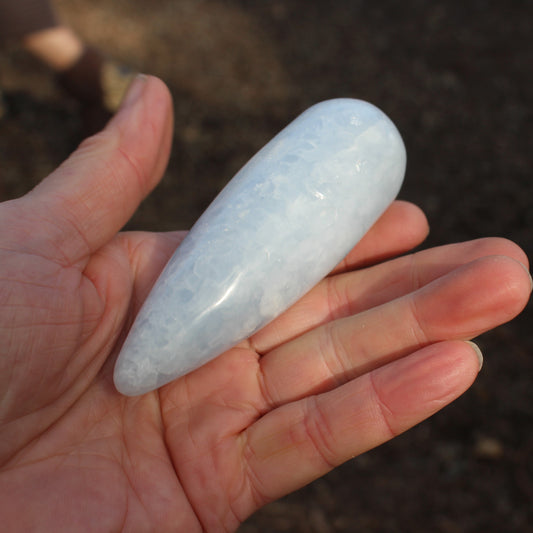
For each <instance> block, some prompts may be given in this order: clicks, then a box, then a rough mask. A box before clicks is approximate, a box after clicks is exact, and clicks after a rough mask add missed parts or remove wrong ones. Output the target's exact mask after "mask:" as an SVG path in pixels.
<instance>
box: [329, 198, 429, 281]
mask: <svg viewBox="0 0 533 533" xmlns="http://www.w3.org/2000/svg"><path fill="white" fill-rule="evenodd" d="M428 231H429V227H428V222H427V219H426V216H425V215H424V213H423V212H422V210H421V209H420V208H419V207H417V206H416V205H414V204H411V203H409V202H404V201H395V202H393V203H392V204H391V206H390V207H389V208H388V209H387V211H385V213H383V215H382V216H381V217H380V218H379V220H378V221H377V222H376V223H375V224H374V225H373V226H372V227H371V228H370V230H369V231H368V232H367V234H366V235H365V236H364V237H363V238H362V239H361V241H360V242H359V243H358V244H357V245H356V246H355V248H354V249H353V250H352V251H351V252H350V253H349V254H348V255H347V256H346V257H345V258H344V259H343V260H342V262H341V263H340V264H339V265H337V267H336V268H335V269H334V270H333V272H332V273H333V274H338V273H340V272H346V271H347V270H353V269H354V268H360V267H361V266H364V265H368V264H371V263H376V262H378V261H382V260H383V259H386V258H388V257H393V256H396V255H399V254H401V253H404V252H407V251H408V250H411V249H413V248H414V247H415V246H418V245H419V244H420V243H421V242H422V241H423V240H424V239H425V238H426V237H427V234H428Z"/></svg>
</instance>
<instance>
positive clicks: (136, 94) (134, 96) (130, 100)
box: [118, 74, 148, 113]
mask: <svg viewBox="0 0 533 533" xmlns="http://www.w3.org/2000/svg"><path fill="white" fill-rule="evenodd" d="M147 80H148V76H146V75H144V74H137V76H136V77H135V79H134V80H133V81H132V82H131V84H130V86H129V88H128V90H127V92H126V94H125V95H124V98H123V99H122V102H121V104H120V108H119V110H118V112H119V113H120V111H122V110H123V109H126V108H128V107H130V106H132V105H133V104H135V102H137V100H139V98H140V97H141V95H142V93H143V92H144V88H145V86H146V81H147Z"/></svg>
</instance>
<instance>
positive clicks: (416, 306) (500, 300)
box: [261, 256, 531, 405]
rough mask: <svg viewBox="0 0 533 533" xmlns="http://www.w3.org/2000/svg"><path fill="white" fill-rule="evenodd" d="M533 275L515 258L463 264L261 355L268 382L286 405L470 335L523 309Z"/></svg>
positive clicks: (275, 398) (268, 391) (274, 400)
mask: <svg viewBox="0 0 533 533" xmlns="http://www.w3.org/2000/svg"><path fill="white" fill-rule="evenodd" d="M530 291H531V281H530V277H529V275H528V273H527V271H526V270H525V268H524V267H523V265H522V264H521V263H519V262H517V261H515V260H514V259H510V258H508V257H501V256H492V257H486V258H482V259H478V260H476V261H474V262H472V263H468V264H466V265H463V266H461V267H459V268H457V269H455V270H452V271H451V272H449V273H448V274H446V275H444V276H442V277H440V278H437V279H436V280H434V281H432V282H430V283H429V284H427V285H426V286H424V287H422V288H421V289H419V290H416V291H415V292H413V293H408V294H406V295H405V296H402V297H400V298H397V299H396V300H393V301H391V302H389V303H385V304H383V305H380V306H378V307H373V308H371V309H369V310H367V311H364V312H362V313H358V314H356V315H354V316H349V317H346V318H342V319H339V320H336V321H333V322H330V323H327V324H325V325H323V326H320V327H318V328H316V329H313V330H312V331H310V332H308V333H306V334H304V335H302V336H300V337H298V338H296V339H294V340H293V341H291V342H289V343H286V344H283V345H282V346H279V347H278V348H276V349H274V350H272V351H271V352H269V353H268V354H267V355H265V356H264V357H263V358H262V359H261V369H262V376H263V389H264V391H265V396H266V397H267V398H268V400H269V402H270V403H271V404H272V405H280V404H283V403H286V402H289V401H293V400H295V399H298V398H302V397H304V396H307V395H309V394H316V393H318V392H322V391H324V390H329V389H331V388H334V387H336V386H338V385H339V384H342V383H345V382H346V381H349V380H350V379H353V378H355V377H357V376H360V375H362V374H364V373H365V372H368V371H371V370H373V369H374V368H377V367H378V366H381V365H383V364H385V363H388V362H390V361H392V360H395V359H398V358H400V357H402V356H405V355H406V354H408V353H412V352H413V351H415V350H417V349H419V348H420V347H423V346H426V345H428V344H431V343H435V342H439V341H443V340H448V339H470V338H473V337H474V336H476V335H478V334H480V333H482V332H484V331H487V330H489V329H491V328H493V327H495V326H497V325H499V324H502V323H504V322H506V321H508V320H510V319H511V318H513V317H514V316H515V315H517V314H518V313H519V312H520V311H521V310H522V309H523V307H524V306H525V304H526V303H527V300H528V298H529V294H530Z"/></svg>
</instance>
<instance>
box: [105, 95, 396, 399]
mask: <svg viewBox="0 0 533 533" xmlns="http://www.w3.org/2000/svg"><path fill="white" fill-rule="evenodd" d="M405 163H406V156H405V148H404V145H403V142H402V139H401V137H400V134H399V133H398V131H397V129H396V127H395V126H394V124H393V123H392V122H391V121H390V119H389V118H388V117H387V116H386V115H385V114H384V113H383V112H382V111H380V110H379V109H377V108H376V107H374V106H373V105H371V104H369V103H367V102H363V101H360V100H353V99H347V98H346V99H345V98H343V99H335V100H328V101H325V102H321V103H319V104H316V105H314V106H313V107H311V108H309V109H308V110H307V111H305V112H304V113H303V114H301V115H300V116H299V117H298V118H296V119H295V120H294V121H293V122H292V123H291V124H289V125H288V126H287V127H286V128H285V129H284V130H282V131H281V132H280V133H279V134H278V135H277V136H276V137H274V138H273V139H272V140H271V141H270V142H269V143H268V144H267V145H266V146H265V147H264V148H262V149H261V150H260V151H259V152H258V153H257V154H256V155H255V156H254V157H253V158H252V159H251V160H250V161H249V162H248V163H247V164H246V165H245V166H244V167H243V168H242V169H241V170H240V171H239V172H238V173H237V174H236V175H235V177H234V178H233V179H232V180H231V181H230V182H229V183H228V184H227V186H226V187H225V188H224V189H223V190H222V191H221V192H220V194H219V195H218V196H217V197H216V198H215V200H214V201H213V202H212V204H211V205H210V206H209V207H208V208H207V210H206V211H205V212H204V213H203V214H202V216H201V217H200V218H199V219H198V221H197V222H196V224H195V225H194V226H193V228H192V230H191V231H190V232H189V234H188V235H187V237H186V239H185V240H184V241H183V243H182V244H181V245H180V246H179V248H178V249H177V250H176V252H175V253H174V255H173V256H172V257H171V259H170V260H169V262H168V264H167V265H166V267H165V269H164V270H163V272H162V273H161V275H160V276H159V279H158V280H157V282H156V284H155V286H154V287H153V289H152V291H151V293H150V294H149V296H148V298H147V299H146V301H145V303H144V305H143V306H142V308H141V310H140V312H139V314H138V316H137V318H136V320H135V322H134V324H133V326H132V328H131V330H130V332H129V335H128V337H127V338H126V341H125V343H124V345H123V347H122V350H121V352H120V354H119V357H118V360H117V363H116V366H115V375H114V380H115V385H116V387H117V389H118V390H119V391H120V392H122V393H123V394H126V395H130V396H134V395H140V394H143V393H146V392H149V391H151V390H154V389H156V388H158V387H160V386H162V385H164V384H166V383H169V382H170V381H172V380H174V379H176V378H177V377H180V376H183V375H185V374H186V373H188V372H190V371H192V370H194V369H195V368H198V367H199V366H201V365H203V364H204V363H206V362H208V361H209V360H211V359H213V358H214V357H216V356H218V355H220V354H221V353H223V352H224V351H226V350H228V349H229V348H231V347H232V346H234V345H235V344H237V343H239V342H240V341H242V340H243V339H246V338H247V337H249V336H250V335H251V334H253V333H254V332H255V331H257V330H258V329H260V328H261V327H263V326H264V325H265V324H267V323H268V322H270V321H271V320H272V319H274V318H276V317H277V316H278V315H280V314H281V313H282V312H283V311H285V310H286V309H287V308H288V307H289V306H290V305H292V304H293V303H294V302H296V301H297V300H298V299H299V298H301V297H302V296H303V295H304V294H305V293H306V292H307V291H309V290H310V289H311V288H312V287H313V286H314V285H315V284H317V283H318V282H319V281H320V280H321V279H322V278H323V277H324V276H326V275H327V274H328V272H329V271H330V270H331V269H332V268H333V267H335V265H336V264H337V263H338V262H339V261H341V260H342V258H343V257H344V256H345V255H346V254H347V253H348V252H349V251H350V250H351V248H352V247H353V246H354V245H355V244H356V243H357V242H358V241H359V240H360V239H361V237H362V236H363V235H364V234H365V233H366V231H367V230H368V229H369V228H370V226H371V225H372V224H373V223H374V222H375V221H376V220H377V219H378V217H379V216H380V215H381V214H382V213H383V211H385V209H386V208H387V207H388V206H389V204H390V203H391V202H392V201H393V200H394V198H395V197H396V195H397V194H398V191H399V189H400V187H401V183H402V181H403V176H404V172H405Z"/></svg>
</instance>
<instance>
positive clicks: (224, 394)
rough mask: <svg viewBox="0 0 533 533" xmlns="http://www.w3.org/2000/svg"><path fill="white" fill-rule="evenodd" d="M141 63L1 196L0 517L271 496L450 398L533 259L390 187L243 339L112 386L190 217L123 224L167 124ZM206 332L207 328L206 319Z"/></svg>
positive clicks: (516, 297) (51, 516) (184, 526)
mask: <svg viewBox="0 0 533 533" xmlns="http://www.w3.org/2000/svg"><path fill="white" fill-rule="evenodd" d="M170 117H171V103H170V98H169V96H168V93H167V91H166V90H165V88H164V86H163V85H162V84H161V83H160V82H159V81H158V80H155V79H153V78H145V79H139V80H138V81H137V82H136V84H135V85H134V87H133V88H132V89H131V91H130V93H129V95H128V97H127V99H126V101H125V103H124V105H123V107H122V109H121V111H120V112H119V113H118V115H117V116H116V117H115V119H114V120H113V121H112V122H111V123H110V124H109V126H108V127H107V128H106V130H104V132H102V133H100V134H99V135H97V136H96V137H94V138H92V139H89V140H88V141H86V142H85V143H84V144H83V145H82V146H81V147H80V149H79V150H78V151H77V152H76V153H75V154H74V155H73V156H72V157H71V158H70V159H69V160H68V161H66V162H65V163H64V164H63V165H62V166H61V167H60V168H59V169H58V170H57V171H56V172H54V173H53V174H52V175H51V176H49V177H48V178H47V179H46V180H44V181H43V182H42V183H41V184H40V185H39V186H38V187H37V188H36V189H35V190H34V191H32V192H31V193H29V194H28V195H26V196H25V197H23V198H21V199H18V200H15V201H11V202H5V203H4V204H2V205H1V207H0V227H1V228H2V233H1V235H0V350H1V355H2V357H1V360H0V370H1V371H0V387H1V402H0V427H1V432H0V467H1V468H0V514H1V516H2V521H3V524H4V525H3V527H4V530H6V531H139V532H145V531H158V532H164V531H186V532H194V531H204V530H205V531H232V530H235V529H236V528H237V527H238V525H239V523H240V522H242V521H243V520H244V519H245V518H246V517H247V516H249V515H250V514H251V513H253V512H254V511H255V510H256V509H258V508H259V507H260V506H261V505H264V504H265V503H267V502H269V501H271V500H273V499H276V498H279V497H281V496H282V495H284V494H287V493H288V492H291V491H292V490H295V489H297V488H299V487H301V486H303V485H304V484H306V483H308V482H309V481H311V480H313V479H315V478H316V477H318V476H320V475H323V474H324V473H326V472H327V471H328V470H330V469H331V468H333V467H335V466H336V465H338V464H340V463H342V462H343V461H345V460H347V459H349V458H350V457H353V456H355V455H357V454H359V453H362V452H364V451H365V450H368V449H370V448H372V447H374V446H377V445H378V444H380V443H382V442H384V441H386V440H388V439H390V438H392V437H394V436H395V435H397V434H398V433H401V432H402V431H404V430H406V429H408V428H409V427H411V426H413V425H414V424H416V423H418V422H419V421H421V420H423V419H424V418H426V417H428V416H430V415H431V414H432V413H434V412H435V411H437V410H438V409H440V408H441V407H443V406H444V405H446V404H447V403H449V402H450V401H452V400H453V399H454V398H456V397H457V396H458V395H460V394H461V393H462V392H464V390H466V389H467V388H468V386H469V385H470V384H471V383H472V381H473V380H474V378H475V376H476V374H477V372H478V370H479V359H478V357H477V353H476V351H477V350H476V348H475V346H474V345H472V344H470V343H468V342H465V340H467V339H470V338H472V337H474V336H476V335H478V334H479V333H481V332H483V331H486V330H487V329H490V328H492V327H494V326H496V325H498V324H500V323H503V322H505V321H507V320H509V319H511V318H512V317H513V316H515V315H516V314H517V313H518V312H520V310H521V309H522V308H523V306H524V305H525V303H526V301H527V299H528V297H529V292H530V289H531V285H530V278H529V277H528V274H527V272H526V269H525V268H524V266H525V265H527V258H526V257H525V255H524V254H523V252H522V251H521V250H520V249H519V248H518V247H517V246H515V245H514V244H512V243H510V242H509V241H505V240H502V239H485V240H481V241H474V242H470V243H463V244H456V245H449V246H446V247H442V248H435V249H431V250H426V251H423V252H419V253H417V254H414V255H410V256H403V257H399V258H396V259H390V258H391V257H394V256H397V255H398V254H400V253H402V252H405V251H407V250H409V249H410V248H412V247H413V246H416V245H417V244H418V243H419V242H421V241H422V240H423V239H424V237H425V235H426V233H427V223H426V221H425V218H424V216H423V214H422V213H421V212H420V211H419V210H418V209H417V208H416V207H414V206H412V205H410V204H407V203H403V202H396V203H395V204H393V205H392V206H391V208H390V209H389V210H388V211H387V213H385V215H384V216H383V217H382V218H381V219H380V220H379V221H378V223H376V225H375V226H374V227H373V228H372V229H371V231H370V232H369V233H368V234H367V236H366V237H365V238H364V239H363V241H361V243H360V244H359V245H358V246H357V247H356V248H355V249H354V250H353V251H352V252H351V253H350V254H349V255H348V256H347V258H346V259H345V260H344V261H343V263H342V264H341V265H339V266H338V267H337V269H336V270H335V271H334V272H333V273H332V274H331V275H330V276H329V277H328V278H326V279H325V280H323V281H322V282H321V283H320V284H318V285H317V286H316V287H315V288H314V289H313V290H312V291H311V292H310V293H308V294H307V295H306V296H305V297H304V298H303V299H302V300H301V301H300V302H298V303H297V304H296V305H294V306H293V307H292V308H291V309H289V310H288V311H287V312H286V313H285V314H284V315H282V316H281V317H279V318H278V319H276V320H275V321H274V322H273V323H271V324H270V325H268V326H267V327H266V328H264V329H263V330H262V331H260V332H259V333H257V334H256V335H254V336H253V337H252V338H251V339H249V340H248V341H246V342H244V343H242V344H241V345H240V346H238V347H236V348H234V349H232V350H230V351H228V352H226V353H225V354H223V355H222V356H220V357H219V358H217V359H215V360H214V361H212V362H211V363H209V364H207V365H205V366H204V367H202V368H200V369H198V370H197V371H195V372H193V373H191V374H189V375H188V376H185V377H184V378H181V379H179V380H177V381H176V382H174V383H171V384H169V385H167V386H165V387H164V388H162V389H160V390H159V391H156V392H153V393H150V394H146V395H144V396H141V397H138V398H126V397H123V396H121V395H120V394H118V393H117V392H116V390H115V389H114V386H113V383H112V377H111V376H112V369H113V364H114V360H115V357H116V355H117V351H118V348H119V347H120V344H121V341H122V340H123V338H124V335H125V333H126V332H127V329H128V327H129V325H130V323H131V320H132V317H133V316H135V313H136V312H137V310H138V308H139V306H140V304H141V303H142V301H143V300H144V298H145V297H146V295H147V293H148V291H149V290H150V287H151V286H152V284H153V283H154V281H155V279H156V277H157V275H158V274H159V272H160V271H161V269H162V267H163V265H164V264H165V262H166V261H167V259H168V258H169V257H170V255H171V254H172V252H173V250H174V249H175V247H176V246H177V245H179V243H180V241H181V239H182V238H183V234H182V233H170V234H148V233H141V232H133V233H119V234H117V231H118V230H119V229H120V227H121V226H122V225H123V224H124V223H125V222H126V221H127V219H128V218H129V217H130V216H131V214H132V213H133V211H134V210H135V209H136V207H137V205H138V203H139V202H140V200H141V199H142V198H143V197H144V196H145V195H146V194H147V193H148V192H149V190H150V189H151V188H152V187H153V186H155V184H156V183H157V181H158V179H159V178H160V176H161V174H162V172H163V169H164V167H165V165H166V160H167V157H168V151H169V146H170V137H171V130H172V123H171V118H170ZM208 333H209V332H206V334H208Z"/></svg>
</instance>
